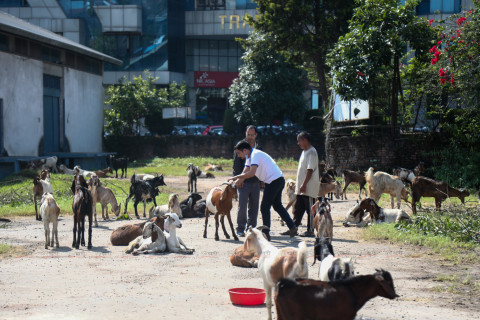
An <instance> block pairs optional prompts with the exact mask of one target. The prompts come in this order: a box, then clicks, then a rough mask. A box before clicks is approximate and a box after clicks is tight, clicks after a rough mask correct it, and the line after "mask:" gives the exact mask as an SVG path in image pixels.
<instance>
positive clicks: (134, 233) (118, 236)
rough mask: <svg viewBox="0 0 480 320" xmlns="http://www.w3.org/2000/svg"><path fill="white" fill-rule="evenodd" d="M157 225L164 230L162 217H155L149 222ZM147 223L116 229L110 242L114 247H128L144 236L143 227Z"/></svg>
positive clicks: (127, 225)
mask: <svg viewBox="0 0 480 320" xmlns="http://www.w3.org/2000/svg"><path fill="white" fill-rule="evenodd" d="M149 221H150V222H153V223H155V224H156V225H157V226H158V227H159V228H160V229H162V230H163V229H164V228H163V224H164V219H163V218H162V217H153V218H152V219H150V220H149ZM145 223H147V221H143V222H141V223H136V224H126V225H123V226H121V227H118V228H117V229H115V230H114V231H113V232H112V234H111V235H110V242H111V243H112V245H114V246H126V245H128V244H129V243H130V241H132V240H134V239H135V238H137V237H138V236H141V235H142V232H143V227H144V226H145Z"/></svg>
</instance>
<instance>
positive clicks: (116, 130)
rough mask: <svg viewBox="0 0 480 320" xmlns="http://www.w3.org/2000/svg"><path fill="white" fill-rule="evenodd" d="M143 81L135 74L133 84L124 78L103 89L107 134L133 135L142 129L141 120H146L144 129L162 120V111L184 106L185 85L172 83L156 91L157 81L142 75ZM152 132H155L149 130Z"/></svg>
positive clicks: (148, 74) (147, 73)
mask: <svg viewBox="0 0 480 320" xmlns="http://www.w3.org/2000/svg"><path fill="white" fill-rule="evenodd" d="M144 73H145V77H146V78H145V79H144V78H143V77H142V76H141V75H139V76H137V77H135V78H134V79H133V82H130V81H127V79H126V78H125V77H123V78H122V79H120V80H119V83H118V84H117V85H112V86H109V87H108V88H107V89H106V95H107V99H106V100H105V104H106V105H109V106H110V108H107V109H105V121H106V125H105V131H106V132H108V133H109V134H111V135H135V134H138V129H139V128H140V126H142V119H147V120H146V123H148V125H147V127H148V126H149V125H150V126H151V127H152V128H155V126H156V120H161V119H162V108H164V107H172V108H174V107H182V106H185V105H186V102H185V95H186V85H185V84H182V85H178V84H176V83H175V82H173V83H172V84H170V88H169V89H167V88H161V89H157V88H156V85H155V82H156V81H157V80H158V78H154V77H153V76H151V75H150V73H149V72H148V70H146V71H145V72H144ZM152 131H154V132H155V130H152Z"/></svg>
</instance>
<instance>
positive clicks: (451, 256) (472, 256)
mask: <svg viewBox="0 0 480 320" xmlns="http://www.w3.org/2000/svg"><path fill="white" fill-rule="evenodd" d="M362 235H363V237H364V238H365V239H367V240H385V241H389V242H391V243H406V244H411V245H416V246H422V247H426V248H429V249H430V250H432V251H433V252H434V253H437V254H439V255H441V256H442V258H444V259H446V260H448V261H451V262H454V263H478V262H480V257H479V253H480V246H479V245H477V244H475V243H472V242H468V243H466V242H459V241H453V240H452V239H451V238H449V237H446V236H439V235H437V236H432V235H426V234H424V233H423V232H421V231H418V230H410V231H408V232H407V231H401V230H398V229H396V228H395V225H394V224H391V223H390V224H387V223H384V224H375V225H373V226H370V227H368V228H365V229H364V230H363V231H362Z"/></svg>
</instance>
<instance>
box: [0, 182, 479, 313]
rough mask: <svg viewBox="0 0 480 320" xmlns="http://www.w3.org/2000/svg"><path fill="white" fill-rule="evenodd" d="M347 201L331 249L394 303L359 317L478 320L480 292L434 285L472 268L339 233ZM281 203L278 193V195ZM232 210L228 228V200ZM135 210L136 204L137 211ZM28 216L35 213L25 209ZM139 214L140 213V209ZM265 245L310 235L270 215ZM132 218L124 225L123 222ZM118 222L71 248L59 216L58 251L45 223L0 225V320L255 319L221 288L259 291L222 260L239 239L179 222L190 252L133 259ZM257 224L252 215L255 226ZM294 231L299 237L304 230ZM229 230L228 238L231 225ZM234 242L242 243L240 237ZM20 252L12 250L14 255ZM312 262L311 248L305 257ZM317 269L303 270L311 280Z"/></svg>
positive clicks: (475, 270)
mask: <svg viewBox="0 0 480 320" xmlns="http://www.w3.org/2000/svg"><path fill="white" fill-rule="evenodd" d="M165 180H166V183H167V185H168V186H169V188H170V187H172V186H173V188H177V189H179V190H182V192H181V193H180V194H181V196H180V198H182V199H184V198H185V197H186V195H187V193H186V177H170V178H168V177H167V178H166V179H165ZM222 182H224V178H222V177H220V178H216V179H201V180H199V181H198V190H199V191H201V192H203V196H204V197H205V196H206V193H207V192H208V190H209V189H210V188H211V187H213V186H216V185H220V184H221V183H222ZM355 197H356V195H354V194H351V195H349V199H352V200H348V201H334V202H333V203H332V213H333V217H334V221H335V226H334V242H333V245H334V248H335V253H336V254H337V255H338V256H347V257H353V258H354V260H355V271H356V273H358V274H371V273H373V272H374V271H375V269H376V268H383V269H385V270H388V271H390V273H391V274H392V276H393V279H394V283H395V287H396V290H397V293H398V294H399V295H400V298H397V299H395V300H388V299H385V298H375V299H373V300H371V301H369V302H368V303H367V304H366V305H365V306H364V307H363V308H362V309H361V310H360V311H359V313H358V317H359V319H366V318H368V319H378V320H381V319H385V320H387V319H410V320H412V319H422V320H425V319H480V299H479V296H478V293H475V292H468V291H465V290H460V291H459V293H451V292H449V290H446V288H448V286H450V283H445V282H439V281H436V280H437V277H438V276H439V275H445V276H453V275H456V276H457V281H458V282H461V281H463V280H464V279H466V278H467V277H470V278H471V279H473V280H475V279H476V280H477V281H478V279H479V275H480V272H479V271H480V267H479V266H478V265H466V266H465V265H453V264H451V263H448V262H445V261H443V260H442V259H440V258H439V257H438V256H435V255H431V254H429V253H428V251H427V250H425V249H423V248H419V247H413V246H408V245H402V246H398V245H391V244H387V243H384V242H366V241H363V240H362V239H361V238H360V230H358V229H356V228H344V227H343V226H342V224H341V222H342V220H343V217H344V214H345V212H346V211H347V210H348V209H349V208H350V207H351V206H352V205H353V202H354V201H355V200H353V199H355ZM284 198H286V197H284ZM234 206H235V207H234V209H233V210H232V217H233V219H234V225H236V203H235V204H234ZM140 208H142V206H141V205H140V206H139V209H140ZM32 210H33V208H32ZM140 211H141V209H140ZM272 217H273V219H272V243H273V244H274V245H276V246H297V245H298V242H299V241H302V240H305V241H306V242H307V245H308V246H309V247H312V245H313V242H314V239H313V238H300V237H295V238H294V239H293V240H291V239H289V238H288V236H280V235H279V233H280V232H282V231H285V230H286V227H282V226H281V225H280V220H279V217H278V215H277V214H276V213H275V212H272ZM133 222H135V220H134V221H132V222H130V223H133ZM125 223H129V222H126V221H115V220H111V221H105V222H104V221H99V227H97V228H93V249H92V250H87V249H86V247H81V248H80V249H79V250H76V249H72V247H71V244H72V228H73V218H72V216H71V215H61V217H60V221H59V239H60V248H58V249H57V248H52V249H48V250H45V249H44V231H43V224H42V223H41V222H38V221H35V220H34V218H28V219H27V218H17V219H14V220H13V221H12V222H11V223H8V224H6V228H2V229H0V242H3V243H7V244H11V245H15V246H19V247H20V249H19V250H17V254H16V255H14V256H9V257H4V258H3V259H1V260H0V270H1V271H0V319H27V318H28V319H58V318H61V319H209V320H213V319H261V318H265V317H266V308H265V305H260V306H256V307H241V306H236V305H233V304H232V303H231V302H230V299H229V295H228V289H229V288H234V287H257V288H262V287H263V284H262V280H261V278H260V276H259V273H258V270H257V269H248V268H238V267H233V266H232V265H231V264H230V262H229V257H230V255H231V254H232V253H233V251H234V249H235V248H236V247H238V246H239V245H240V244H241V242H236V241H234V240H233V238H231V239H230V240H227V239H225V236H224V235H223V232H222V231H220V233H219V234H220V241H218V242H217V241H215V240H214V232H215V223H214V219H213V217H210V218H209V222H208V224H209V225H208V237H207V239H204V238H203V237H202V235H203V230H204V219H185V220H183V227H182V228H181V229H179V230H178V234H179V235H180V236H181V237H182V239H183V240H184V241H185V243H187V245H188V246H189V247H193V248H195V250H196V251H195V253H194V254H193V255H181V254H171V253H167V254H159V255H140V256H132V255H127V254H125V253H124V249H125V247H114V246H112V245H111V244H110V241H109V238H110V234H111V232H112V231H113V230H114V229H116V228H117V227H119V226H120V225H123V224H125ZM260 224H261V218H260V217H259V225H260ZM304 228H305V226H301V227H300V230H299V231H300V232H303V231H305V229H304ZM227 230H228V231H229V233H231V231H230V228H228V226H227ZM240 240H242V238H240ZM18 252H20V254H19V253H18ZM309 263H310V264H311V263H313V249H311V255H310V257H309ZM318 269H319V264H318V263H317V264H316V265H313V266H310V267H309V275H310V277H312V278H316V277H317V274H318Z"/></svg>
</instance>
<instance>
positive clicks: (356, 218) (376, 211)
mask: <svg viewBox="0 0 480 320" xmlns="http://www.w3.org/2000/svg"><path fill="white" fill-rule="evenodd" d="M367 213H369V215H367ZM400 220H406V221H409V222H411V221H412V219H411V218H410V216H409V215H408V214H407V213H406V212H405V211H404V210H402V209H383V208H381V207H379V206H378V205H377V203H376V202H375V200H373V199H372V198H366V199H363V200H362V201H361V202H360V203H357V204H356V205H355V206H353V207H352V208H351V209H350V210H349V211H348V212H347V214H346V215H345V222H344V223H343V225H344V226H345V227H351V226H355V227H364V226H365V225H367V224H369V223H384V222H385V223H396V222H398V221H400Z"/></svg>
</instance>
